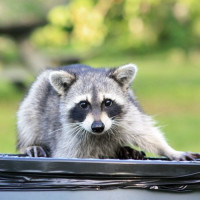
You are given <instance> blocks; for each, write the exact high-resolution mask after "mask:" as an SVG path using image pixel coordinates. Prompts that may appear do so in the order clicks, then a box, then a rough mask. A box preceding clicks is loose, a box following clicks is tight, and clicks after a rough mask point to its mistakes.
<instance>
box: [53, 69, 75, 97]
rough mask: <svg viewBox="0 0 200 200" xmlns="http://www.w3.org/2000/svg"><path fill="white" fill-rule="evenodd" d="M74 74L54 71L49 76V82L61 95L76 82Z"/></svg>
mask: <svg viewBox="0 0 200 200" xmlns="http://www.w3.org/2000/svg"><path fill="white" fill-rule="evenodd" d="M75 79H76V77H75V75H74V74H70V73H68V72H66V71H53V72H51V73H50V74H49V81H50V84H51V85H52V86H53V88H54V89H55V90H56V91H57V92H58V93H59V94H61V95H63V94H64V92H65V90H66V89H67V88H68V87H69V86H70V85H71V84H72V83H73V81H75Z"/></svg>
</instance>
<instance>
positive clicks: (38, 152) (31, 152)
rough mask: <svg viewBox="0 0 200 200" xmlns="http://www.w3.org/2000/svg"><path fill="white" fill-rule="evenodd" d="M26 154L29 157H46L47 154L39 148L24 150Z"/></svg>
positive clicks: (31, 147)
mask: <svg viewBox="0 0 200 200" xmlns="http://www.w3.org/2000/svg"><path fill="white" fill-rule="evenodd" d="M26 154H27V155H28V156H30V157H35V158H37V157H48V156H47V153H46V152H45V150H44V149H43V148H42V147H41V146H30V147H28V148H26Z"/></svg>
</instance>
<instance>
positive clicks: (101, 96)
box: [98, 93, 125, 105]
mask: <svg viewBox="0 0 200 200" xmlns="http://www.w3.org/2000/svg"><path fill="white" fill-rule="evenodd" d="M98 98H99V101H100V102H103V101H104V99H111V100H112V101H115V102H116V103H117V104H119V105H124V104H125V102H124V99H123V98H122V97H121V96H118V95H117V94H114V93H99V95H98Z"/></svg>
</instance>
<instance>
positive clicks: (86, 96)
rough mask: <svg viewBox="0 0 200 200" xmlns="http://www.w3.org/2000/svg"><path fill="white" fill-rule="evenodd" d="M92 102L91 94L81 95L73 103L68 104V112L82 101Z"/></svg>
mask: <svg viewBox="0 0 200 200" xmlns="http://www.w3.org/2000/svg"><path fill="white" fill-rule="evenodd" d="M91 100H92V96H91V95H90V94H84V95H79V96H76V97H75V98H74V99H73V100H72V101H69V102H67V104H66V107H67V109H68V110H70V109H71V108H73V107H74V106H75V105H76V104H78V103H79V102H81V101H88V102H91Z"/></svg>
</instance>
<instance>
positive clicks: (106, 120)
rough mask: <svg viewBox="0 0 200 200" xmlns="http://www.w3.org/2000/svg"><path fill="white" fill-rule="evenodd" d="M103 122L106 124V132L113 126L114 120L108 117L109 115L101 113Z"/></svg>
mask: <svg viewBox="0 0 200 200" xmlns="http://www.w3.org/2000/svg"><path fill="white" fill-rule="evenodd" d="M101 121H102V122H103V123H104V125H105V128H104V132H105V131H107V130H109V129H110V128H111V126H112V120H111V119H110V118H109V117H108V115H107V114H106V113H105V112H102V113H101Z"/></svg>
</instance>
